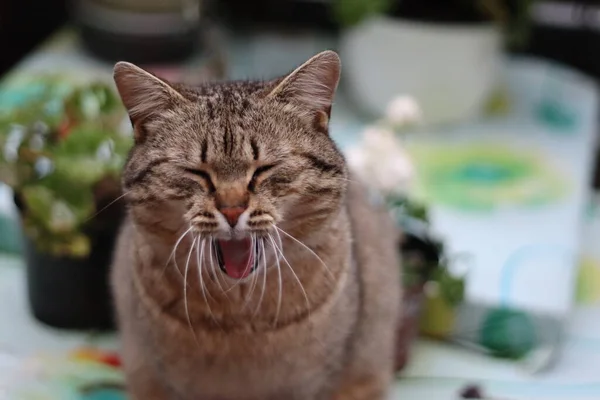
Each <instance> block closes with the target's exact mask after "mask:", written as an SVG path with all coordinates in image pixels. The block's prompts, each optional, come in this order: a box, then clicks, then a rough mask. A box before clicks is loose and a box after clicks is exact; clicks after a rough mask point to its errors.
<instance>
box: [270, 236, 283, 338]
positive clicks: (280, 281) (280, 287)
mask: <svg viewBox="0 0 600 400" xmlns="http://www.w3.org/2000/svg"><path fill="white" fill-rule="evenodd" d="M269 239H271V245H274V244H275V241H274V240H273V238H272V236H271V234H269ZM273 252H274V253H275V265H276V266H277V279H278V288H279V290H278V294H277V310H276V311H275V321H274V324H275V326H277V322H278V321H279V312H280V311H281V300H282V297H283V279H282V277H281V263H280V262H279V254H278V253H277V250H276V249H275V247H273Z"/></svg>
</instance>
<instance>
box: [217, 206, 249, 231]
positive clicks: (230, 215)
mask: <svg viewBox="0 0 600 400" xmlns="http://www.w3.org/2000/svg"><path fill="white" fill-rule="evenodd" d="M219 211H221V214H223V216H224V217H225V219H226V220H227V222H228V223H229V226H231V227H232V228H233V227H234V226H236V225H237V223H238V220H239V219H240V215H242V214H243V213H244V211H246V208H245V207H223V208H221V209H219Z"/></svg>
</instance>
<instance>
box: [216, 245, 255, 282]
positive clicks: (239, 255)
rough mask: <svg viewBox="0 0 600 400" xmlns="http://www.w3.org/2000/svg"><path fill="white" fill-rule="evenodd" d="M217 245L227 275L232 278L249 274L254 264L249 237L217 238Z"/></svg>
mask: <svg viewBox="0 0 600 400" xmlns="http://www.w3.org/2000/svg"><path fill="white" fill-rule="evenodd" d="M219 246H220V247H221V257H222V259H223V266H224V267H225V272H226V273H227V275H229V276H230V277H232V278H234V279H243V278H245V277H247V276H248V275H250V272H252V267H253V264H254V260H253V257H252V248H251V247H252V242H251V241H250V239H242V240H219Z"/></svg>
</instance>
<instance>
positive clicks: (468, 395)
mask: <svg viewBox="0 0 600 400" xmlns="http://www.w3.org/2000/svg"><path fill="white" fill-rule="evenodd" d="M483 396H484V395H483V391H482V390H481V388H480V387H479V386H475V385H470V386H467V387H465V388H464V389H463V390H462V391H461V392H460V398H461V399H484V397H483Z"/></svg>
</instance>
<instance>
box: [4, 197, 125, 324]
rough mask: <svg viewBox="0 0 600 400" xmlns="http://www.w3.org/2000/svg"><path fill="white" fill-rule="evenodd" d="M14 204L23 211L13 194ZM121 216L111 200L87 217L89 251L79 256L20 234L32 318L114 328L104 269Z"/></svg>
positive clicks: (111, 250)
mask: <svg viewBox="0 0 600 400" xmlns="http://www.w3.org/2000/svg"><path fill="white" fill-rule="evenodd" d="M15 203H16V204H17V207H18V208H19V209H20V210H21V212H23V210H22V206H23V204H22V202H20V201H19V199H18V198H17V197H15ZM102 203H104V202H102ZM122 217H123V207H122V206H121V205H115V206H112V207H111V208H110V209H107V211H106V213H104V212H103V213H102V214H101V217H99V218H94V219H92V221H91V223H90V224H89V225H88V226H87V227H86V229H85V233H86V234H87V235H88V236H89V237H90V239H91V252H90V254H89V256H88V257H86V258H81V259H78V258H70V257H56V256H53V255H49V254H46V253H43V252H40V251H39V250H38V249H37V247H36V245H35V243H33V241H31V239H29V237H27V236H26V235H25V234H24V235H23V238H24V246H23V247H24V255H25V261H26V264H27V268H26V272H27V274H26V275H27V292H28V297H29V305H30V307H31V311H32V313H33V315H34V316H35V318H36V319H38V320H39V321H40V322H43V323H45V324H47V325H50V326H53V327H56V328H63V329H73V330H95V331H111V330H113V329H114V327H115V324H114V319H113V304H112V299H111V291H110V285H109V271H110V265H111V261H112V254H113V248H114V244H115V239H116V236H117V233H118V230H119V226H120V224H121V221H122Z"/></svg>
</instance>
